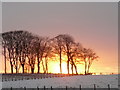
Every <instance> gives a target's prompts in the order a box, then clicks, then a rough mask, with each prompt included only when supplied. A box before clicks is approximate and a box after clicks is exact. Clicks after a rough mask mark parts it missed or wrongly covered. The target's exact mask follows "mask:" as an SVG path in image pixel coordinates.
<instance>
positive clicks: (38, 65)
mask: <svg viewBox="0 0 120 90" xmlns="http://www.w3.org/2000/svg"><path fill="white" fill-rule="evenodd" d="M37 61H38V64H37V67H38V72H37V73H40V61H39V57H37Z"/></svg>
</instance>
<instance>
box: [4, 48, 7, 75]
mask: <svg viewBox="0 0 120 90" xmlns="http://www.w3.org/2000/svg"><path fill="white" fill-rule="evenodd" d="M4 59H5V73H7V72H6V49H5V46H4Z"/></svg>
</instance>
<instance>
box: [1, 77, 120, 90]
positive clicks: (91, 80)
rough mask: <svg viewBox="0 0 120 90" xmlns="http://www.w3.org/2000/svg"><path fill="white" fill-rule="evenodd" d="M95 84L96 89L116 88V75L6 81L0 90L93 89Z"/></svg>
mask: <svg viewBox="0 0 120 90" xmlns="http://www.w3.org/2000/svg"><path fill="white" fill-rule="evenodd" d="M94 84H96V88H108V84H110V87H111V88H118V75H86V76H85V75H77V76H70V77H55V78H45V79H34V80H20V81H7V82H2V88H10V87H13V88H21V87H26V88H36V87H39V88H43V87H44V86H46V87H47V88H50V87H51V86H52V87H53V88H65V87H66V86H67V87H75V88H79V86H80V85H81V86H82V88H93V87H94Z"/></svg>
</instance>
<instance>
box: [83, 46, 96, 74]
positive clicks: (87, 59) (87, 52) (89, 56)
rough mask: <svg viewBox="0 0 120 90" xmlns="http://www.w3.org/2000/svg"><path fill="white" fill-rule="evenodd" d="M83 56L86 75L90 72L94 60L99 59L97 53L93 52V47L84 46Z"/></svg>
mask: <svg viewBox="0 0 120 90" xmlns="http://www.w3.org/2000/svg"><path fill="white" fill-rule="evenodd" d="M81 57H82V58H83V61H84V63H85V75H87V74H89V69H90V66H91V64H92V62H93V60H95V59H97V58H98V56H97V55H96V53H94V52H93V50H92V49H86V48H83V49H82V55H81Z"/></svg>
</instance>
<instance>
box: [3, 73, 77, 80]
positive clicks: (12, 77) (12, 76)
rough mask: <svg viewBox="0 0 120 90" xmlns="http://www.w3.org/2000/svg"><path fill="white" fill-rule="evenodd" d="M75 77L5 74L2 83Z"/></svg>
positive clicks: (64, 75) (65, 75)
mask: <svg viewBox="0 0 120 90" xmlns="http://www.w3.org/2000/svg"><path fill="white" fill-rule="evenodd" d="M67 76H75V75H72V74H69V75H68V74H5V75H2V82H4V81H19V80H31V79H45V78H54V77H67Z"/></svg>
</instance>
